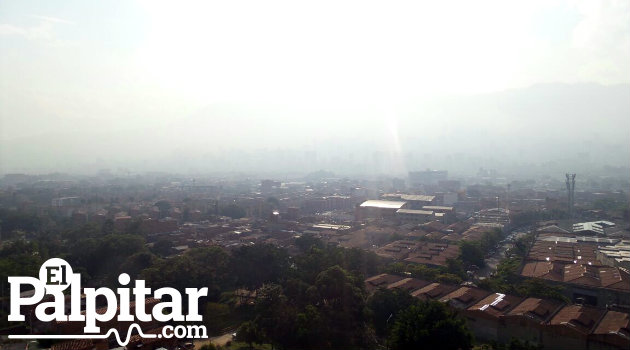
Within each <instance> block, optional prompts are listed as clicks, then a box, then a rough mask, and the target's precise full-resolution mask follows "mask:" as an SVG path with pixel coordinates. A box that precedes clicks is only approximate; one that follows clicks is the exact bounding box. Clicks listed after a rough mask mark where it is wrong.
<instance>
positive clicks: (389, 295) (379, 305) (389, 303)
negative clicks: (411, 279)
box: [367, 289, 417, 336]
mask: <svg viewBox="0 0 630 350" xmlns="http://www.w3.org/2000/svg"><path fill="white" fill-rule="evenodd" d="M416 302H417V301H416V299H415V298H414V297H412V296H411V295H409V293H408V292H407V291H404V290H400V289H393V290H391V289H379V290H377V291H376V292H375V293H374V294H372V296H370V298H369V299H368V302H367V307H368V309H369V310H370V318H371V321H372V324H373V325H374V330H375V332H376V334H377V335H379V336H386V335H387V331H388V327H391V326H393V325H394V320H395V319H396V317H397V316H398V315H399V314H400V312H401V311H403V310H406V309H407V308H409V307H410V306H411V305H413V304H415V303H416Z"/></svg>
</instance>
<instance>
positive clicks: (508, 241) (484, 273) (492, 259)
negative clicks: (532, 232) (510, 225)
mask: <svg viewBox="0 0 630 350" xmlns="http://www.w3.org/2000/svg"><path fill="white" fill-rule="evenodd" d="M527 233H528V231H524V230H515V231H512V232H511V233H510V234H509V235H507V236H506V237H505V238H504V239H503V240H502V241H501V242H499V248H498V249H496V250H495V252H494V254H492V255H491V256H489V257H487V258H486V259H485V261H486V266H485V267H484V268H483V269H480V270H479V271H477V277H490V274H492V273H493V272H495V271H496V270H497V266H498V265H499V263H500V262H501V260H503V259H504V258H505V252H506V251H507V250H508V249H510V248H512V247H513V246H514V244H513V242H514V241H515V240H517V239H519V238H520V237H523V236H525V235H527Z"/></svg>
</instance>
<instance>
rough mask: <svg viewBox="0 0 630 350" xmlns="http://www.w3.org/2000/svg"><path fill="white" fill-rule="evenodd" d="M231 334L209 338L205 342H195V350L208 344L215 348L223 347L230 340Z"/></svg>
mask: <svg viewBox="0 0 630 350" xmlns="http://www.w3.org/2000/svg"><path fill="white" fill-rule="evenodd" d="M232 333H233V332H231V333H225V334H222V335H220V336H217V337H211V338H208V339H206V340H202V341H196V342H195V349H200V348H201V347H202V346H204V345H206V344H208V343H212V344H214V345H216V346H225V343H227V342H228V341H231V340H232Z"/></svg>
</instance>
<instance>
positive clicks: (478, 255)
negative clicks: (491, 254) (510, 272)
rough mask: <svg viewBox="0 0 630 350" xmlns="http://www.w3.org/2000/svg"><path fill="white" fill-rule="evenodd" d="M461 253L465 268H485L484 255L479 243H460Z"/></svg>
mask: <svg viewBox="0 0 630 350" xmlns="http://www.w3.org/2000/svg"><path fill="white" fill-rule="evenodd" d="M460 251H461V253H460V258H461V259H462V262H463V263H464V266H469V265H477V266H478V267H483V266H485V262H484V253H483V249H482V248H481V245H480V244H479V242H469V241H463V242H461V243H460Z"/></svg>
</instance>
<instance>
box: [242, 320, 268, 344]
mask: <svg viewBox="0 0 630 350" xmlns="http://www.w3.org/2000/svg"><path fill="white" fill-rule="evenodd" d="M236 340H238V341H242V342H245V343H247V344H248V345H249V348H250V349H253V348H254V343H256V344H261V343H262V334H261V332H260V329H258V325H257V324H256V323H254V322H250V321H247V322H243V323H242V324H241V326H240V327H238V331H237V332H236Z"/></svg>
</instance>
